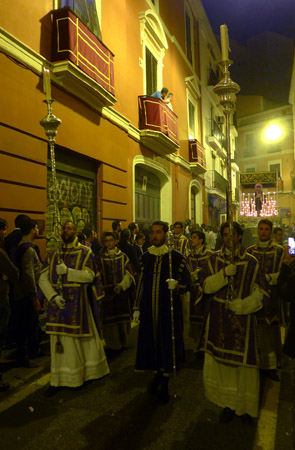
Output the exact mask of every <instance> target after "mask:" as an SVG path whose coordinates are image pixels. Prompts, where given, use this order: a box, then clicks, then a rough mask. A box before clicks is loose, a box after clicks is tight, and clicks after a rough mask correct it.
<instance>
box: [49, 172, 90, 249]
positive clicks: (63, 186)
mask: <svg viewBox="0 0 295 450" xmlns="http://www.w3.org/2000/svg"><path fill="white" fill-rule="evenodd" d="M56 175H57V200H58V223H59V226H60V227H61V225H62V224H63V223H64V222H66V221H68V220H69V221H71V222H73V223H74V224H75V225H76V226H77V229H78V232H81V231H82V230H83V228H84V227H85V225H86V224H88V223H91V224H93V218H94V183H93V181H92V180H86V179H83V178H79V177H78V176H74V175H72V174H65V173H57V174H56ZM53 201H54V196H53V183H52V177H51V173H50V172H49V174H48V180H47V208H46V240H47V245H46V248H47V251H51V250H53V249H54V248H56V239H55V233H54V203H53Z"/></svg>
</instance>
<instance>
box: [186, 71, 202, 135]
mask: <svg viewBox="0 0 295 450" xmlns="http://www.w3.org/2000/svg"><path fill="white" fill-rule="evenodd" d="M185 81H186V108H187V130H188V138H189V139H198V141H199V142H200V135H199V133H200V130H199V128H200V127H199V101H198V100H199V98H200V90H199V87H198V85H197V82H196V80H195V79H194V77H189V78H186V79H185ZM189 101H190V102H191V104H192V105H193V106H194V108H195V133H194V134H195V135H194V137H193V136H191V135H190V128H189V106H188V105H189V104H188V102H189Z"/></svg>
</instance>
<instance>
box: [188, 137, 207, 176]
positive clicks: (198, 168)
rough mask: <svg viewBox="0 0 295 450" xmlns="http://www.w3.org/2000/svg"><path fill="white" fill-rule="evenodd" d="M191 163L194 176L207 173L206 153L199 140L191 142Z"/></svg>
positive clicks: (191, 140)
mask: <svg viewBox="0 0 295 450" xmlns="http://www.w3.org/2000/svg"><path fill="white" fill-rule="evenodd" d="M189 163H190V167H191V169H192V172H193V174H196V175H200V174H202V173H205V172H206V151H205V149H204V147H203V146H202V145H201V144H200V142H199V141H198V140H197V139H190V140H189Z"/></svg>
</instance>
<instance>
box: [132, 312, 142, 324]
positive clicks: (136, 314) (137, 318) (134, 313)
mask: <svg viewBox="0 0 295 450" xmlns="http://www.w3.org/2000/svg"><path fill="white" fill-rule="evenodd" d="M139 316H140V311H134V312H133V317H132V318H133V322H139Z"/></svg>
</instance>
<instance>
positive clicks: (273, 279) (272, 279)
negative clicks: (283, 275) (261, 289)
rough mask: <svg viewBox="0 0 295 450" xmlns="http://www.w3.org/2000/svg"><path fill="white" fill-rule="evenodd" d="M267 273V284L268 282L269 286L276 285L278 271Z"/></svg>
mask: <svg viewBox="0 0 295 450" xmlns="http://www.w3.org/2000/svg"><path fill="white" fill-rule="evenodd" d="M268 275H269V276H270V281H269V282H268V284H270V285H271V286H276V285H277V284H278V278H279V275H280V272H276V273H269V274H268Z"/></svg>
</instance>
